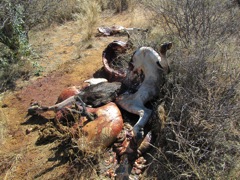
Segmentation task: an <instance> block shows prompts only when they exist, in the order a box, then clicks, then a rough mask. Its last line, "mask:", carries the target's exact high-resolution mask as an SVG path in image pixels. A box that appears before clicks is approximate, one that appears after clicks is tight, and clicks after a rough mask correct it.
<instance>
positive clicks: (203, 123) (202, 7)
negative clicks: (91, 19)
mask: <svg viewBox="0 0 240 180" xmlns="http://www.w3.org/2000/svg"><path fill="white" fill-rule="evenodd" d="M146 6H147V7H149V8H150V9H151V10H152V11H153V12H154V13H155V15H156V19H154V21H153V22H155V23H156V24H157V25H159V26H158V27H163V28H161V29H159V30H160V33H159V34H158V31H156V30H155V31H154V34H153V36H152V37H154V38H155V39H156V37H158V40H157V42H158V41H164V40H166V39H168V40H169V39H170V40H171V41H173V44H174V48H173V51H172V52H171V54H170V55H169V60H171V71H172V73H171V74H170V75H169V76H168V77H167V80H168V81H167V83H166V84H165V87H163V92H164V93H165V96H162V99H160V102H162V101H164V102H165V104H166V110H167V112H168V118H167V124H166V127H165V128H164V129H163V130H162V131H156V132H155V133H156V134H157V135H158V138H157V141H156V142H155V144H154V147H155V148H154V149H155V152H154V153H153V156H152V164H151V166H150V168H149V172H148V176H153V177H157V178H158V179H209V178H213V179H215V178H216V179H228V178H229V173H230V172H232V171H233V170H234V172H236V168H237V167H238V166H237V164H238V163H239V162H236V161H235V160H236V159H237V157H239V152H240V151H239V147H240V146H239V145H240V144H239V139H240V127H239V123H238V120H239V118H240V117H239V110H240V104H239V100H240V99H239V98H240V94H239V90H240V89H239V88H240V80H239V79H240V66H239V62H238V61H239V60H238V57H239V51H240V46H239V37H240V34H239V31H238V30H237V29H239V27H240V24H239V22H240V21H239V19H240V14H239V9H238V7H233V6H230V4H229V2H228V1H222V2H221V3H219V1H211V2H210V1H208V0H202V1H188V0H184V1H181V2H179V1H176V2H175V1H174V2H170V1H165V0H163V1H152V2H146ZM215 8H218V10H216V9H215ZM228 19H231V21H228ZM161 30H162V31H164V32H165V33H164V35H163V34H162V33H161ZM152 32H153V31H152ZM156 121H158V120H157V119H155V122H156ZM238 170H239V167H238ZM231 178H233V179H235V178H237V174H235V175H233V174H231Z"/></svg>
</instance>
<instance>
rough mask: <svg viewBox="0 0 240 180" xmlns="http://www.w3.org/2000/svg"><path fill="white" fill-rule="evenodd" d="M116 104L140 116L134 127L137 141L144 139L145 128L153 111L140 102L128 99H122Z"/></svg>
mask: <svg viewBox="0 0 240 180" xmlns="http://www.w3.org/2000/svg"><path fill="white" fill-rule="evenodd" d="M116 103H117V104H118V105H119V106H120V107H121V108H123V109H125V110H126V111H128V112H130V113H133V114H136V115H139V119H138V121H137V123H136V124H135V125H134V127H133V132H134V136H135V137H136V138H137V139H141V138H142V137H143V135H144V134H143V128H144V126H145V125H146V124H147V122H148V119H149V118H150V116H151V114H152V110H150V109H148V108H146V107H145V106H144V105H143V104H142V103H141V102H140V101H133V100H130V99H128V98H124V96H123V98H121V99H118V100H117V101H116Z"/></svg>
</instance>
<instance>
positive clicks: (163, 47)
mask: <svg viewBox="0 0 240 180" xmlns="http://www.w3.org/2000/svg"><path fill="white" fill-rule="evenodd" d="M171 48H172V42H165V43H163V44H161V47H160V53H161V54H164V55H165V54H166V52H167V50H169V49H171Z"/></svg>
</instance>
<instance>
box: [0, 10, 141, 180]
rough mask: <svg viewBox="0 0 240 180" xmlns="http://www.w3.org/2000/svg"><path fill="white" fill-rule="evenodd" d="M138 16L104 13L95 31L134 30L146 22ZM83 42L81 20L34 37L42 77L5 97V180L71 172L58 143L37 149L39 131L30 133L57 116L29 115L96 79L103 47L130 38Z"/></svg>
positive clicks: (1, 141) (1, 124)
mask: <svg viewBox="0 0 240 180" xmlns="http://www.w3.org/2000/svg"><path fill="white" fill-rule="evenodd" d="M135 13H136V12H132V13H126V12H123V13H122V14H118V15H112V16H109V15H108V16H106V14H105V17H102V18H101V19H100V21H99V23H98V24H97V25H96V27H95V29H96V32H97V26H102V25H105V26H112V25H122V26H125V27H131V26H133V25H138V24H139V22H141V23H143V21H141V18H143V17H142V16H141V15H140V16H137V15H136V14H135ZM133 18H135V19H133ZM140 26H142V24H140ZM81 38H82V35H81V32H80V30H79V24H78V22H77V21H72V22H66V23H65V24H63V25H52V26H51V27H49V28H47V29H44V30H41V31H37V32H36V31H35V32H31V34H30V41H31V44H32V48H33V50H34V51H35V52H36V54H38V55H39V56H40V58H39V60H38V63H39V66H40V67H42V68H43V72H42V74H41V76H39V77H33V78H31V79H30V80H28V81H25V82H23V81H21V82H18V86H17V89H16V90H15V91H13V92H6V93H5V94H2V95H1V97H0V98H1V99H0V100H1V101H0V105H1V108H0V118H1V119H0V129H1V130H0V145H1V148H0V157H1V159H0V179H59V177H62V175H63V174H64V173H65V172H66V171H67V170H68V168H67V164H64V163H62V161H61V155H55V154H54V152H55V151H54V148H55V147H56V144H55V143H49V144H46V145H40V146H38V145H36V140H37V138H38V137H39V133H38V131H37V130H36V131H34V132H32V133H30V134H26V130H27V129H28V128H33V127H35V126H41V125H42V124H45V123H46V122H48V121H49V119H50V118H53V117H54V114H53V113H46V114H44V117H45V119H44V118H39V119H38V118H35V119H31V118H30V119H28V118H26V114H27V109H28V107H29V105H30V103H31V102H33V101H38V102H40V103H41V104H43V105H52V104H54V103H55V102H56V100H57V97H58V95H59V94H60V92H61V91H62V90H63V89H64V88H66V87H69V86H72V85H81V84H82V82H83V81H84V80H86V79H88V78H91V77H92V76H93V74H94V73H95V72H96V71H98V70H99V69H100V68H101V67H102V59H101V56H102V51H103V50H104V48H105V47H106V46H107V45H108V44H109V43H110V42H112V41H113V40H124V41H125V40H126V39H127V38H126V37H93V40H92V43H91V45H90V46H89V47H87V48H86V49H81V48H80V45H81Z"/></svg>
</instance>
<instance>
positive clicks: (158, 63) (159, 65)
mask: <svg viewBox="0 0 240 180" xmlns="http://www.w3.org/2000/svg"><path fill="white" fill-rule="evenodd" d="M156 64H157V65H158V67H159V68H161V69H163V67H162V65H161V64H160V62H159V61H157V62H156Z"/></svg>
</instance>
